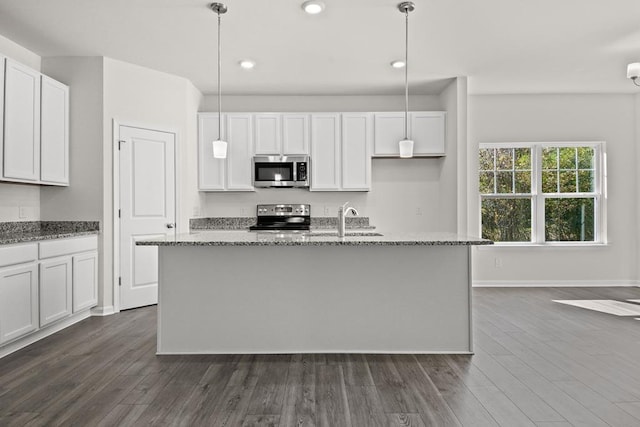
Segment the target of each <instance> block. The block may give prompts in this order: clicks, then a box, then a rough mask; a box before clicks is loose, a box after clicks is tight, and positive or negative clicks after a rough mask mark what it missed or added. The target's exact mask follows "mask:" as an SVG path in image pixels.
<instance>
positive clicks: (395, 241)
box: [136, 230, 493, 246]
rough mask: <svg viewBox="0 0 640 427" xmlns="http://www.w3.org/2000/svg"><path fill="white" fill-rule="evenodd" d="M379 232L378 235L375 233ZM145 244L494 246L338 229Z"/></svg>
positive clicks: (448, 237) (195, 236) (200, 233)
mask: <svg viewBox="0 0 640 427" xmlns="http://www.w3.org/2000/svg"><path fill="white" fill-rule="evenodd" d="M374 234H375V235H374ZM136 244H138V245H144V246H438V245H448V246H469V245H491V244H493V242H492V241H490V240H484V239H480V238H477V237H465V236H459V235H457V234H452V233H397V232H390V233H371V232H367V231H361V232H349V233H347V236H345V237H338V236H337V235H336V233H335V232H331V231H329V230H326V231H312V232H306V233H305V232H301V233H291V232H288V233H272V232H266V233H265V232H252V231H243V230H216V231H210V230H197V231H192V232H191V233H188V234H186V233H185V234H178V235H177V236H175V237H167V238H159V239H150V240H144V241H138V242H136Z"/></svg>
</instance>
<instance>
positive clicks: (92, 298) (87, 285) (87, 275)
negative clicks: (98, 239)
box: [73, 251, 98, 313]
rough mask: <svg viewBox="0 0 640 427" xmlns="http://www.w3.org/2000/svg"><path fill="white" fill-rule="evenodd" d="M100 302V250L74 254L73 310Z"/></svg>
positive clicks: (82, 308)
mask: <svg viewBox="0 0 640 427" xmlns="http://www.w3.org/2000/svg"><path fill="white" fill-rule="evenodd" d="M97 303H98V252H95V251H94V252H87V253H83V254H79V255H74V256H73V312H74V313H76V312H78V311H81V310H84V309H86V308H89V307H93V306H95V305H96V304H97Z"/></svg>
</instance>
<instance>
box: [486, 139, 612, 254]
mask: <svg viewBox="0 0 640 427" xmlns="http://www.w3.org/2000/svg"><path fill="white" fill-rule="evenodd" d="M479 160H480V164H479V166H480V167H479V189H480V204H481V229H482V237H483V238H485V239H490V240H493V241H495V242H512V243H518V242H519V243H536V244H542V243H549V244H552V243H554V242H556V243H557V242H581V243H602V242H604V230H603V228H604V226H603V224H604V221H603V218H604V201H605V199H604V197H603V188H604V185H603V180H604V178H603V175H604V174H603V169H604V168H603V165H604V143H537V144H534V143H519V144H502V143H500V144H481V145H480V151H479Z"/></svg>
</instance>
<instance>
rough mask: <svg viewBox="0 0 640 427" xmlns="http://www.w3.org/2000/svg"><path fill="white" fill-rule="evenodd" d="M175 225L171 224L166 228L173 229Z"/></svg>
mask: <svg viewBox="0 0 640 427" xmlns="http://www.w3.org/2000/svg"><path fill="white" fill-rule="evenodd" d="M175 226H176V225H175V224H174V223H172V222H170V223H168V224H167V228H174V227H175Z"/></svg>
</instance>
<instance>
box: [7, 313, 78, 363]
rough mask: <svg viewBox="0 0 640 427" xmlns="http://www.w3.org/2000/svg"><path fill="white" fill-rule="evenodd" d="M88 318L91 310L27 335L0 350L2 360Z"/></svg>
mask: <svg viewBox="0 0 640 427" xmlns="http://www.w3.org/2000/svg"><path fill="white" fill-rule="evenodd" d="M88 317H91V312H90V311H89V310H86V311H83V312H81V313H77V314H74V315H72V316H71V317H67V318H66V319H64V320H61V321H59V322H57V323H55V324H53V325H51V326H47V327H45V328H44V329H40V330H39V331H35V332H33V333H32V334H29V335H27V336H26V337H24V338H20V339H18V340H16V341H14V342H11V343H9V344H7V345H3V346H2V347H1V348H0V358H3V357H4V356H7V355H9V354H11V353H13V352H15V351H18V350H20V349H21V348H24V347H26V346H28V345H30V344H33V343H34V342H36V341H39V340H41V339H43V338H46V337H48V336H49V335H53V334H55V333H56V332H58V331H61V330H63V329H64V328H68V327H69V326H71V325H73V324H74V323H78V322H80V321H81V320H84V319H86V318H88Z"/></svg>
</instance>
